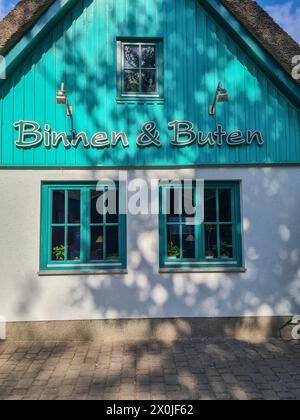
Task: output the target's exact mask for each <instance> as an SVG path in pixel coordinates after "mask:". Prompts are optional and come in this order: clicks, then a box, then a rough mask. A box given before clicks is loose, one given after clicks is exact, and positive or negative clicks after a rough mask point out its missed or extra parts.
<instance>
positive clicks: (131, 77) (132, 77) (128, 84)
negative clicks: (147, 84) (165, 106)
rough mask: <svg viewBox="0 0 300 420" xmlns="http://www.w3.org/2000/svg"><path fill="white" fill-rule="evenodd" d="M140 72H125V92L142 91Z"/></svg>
mask: <svg viewBox="0 0 300 420" xmlns="http://www.w3.org/2000/svg"><path fill="white" fill-rule="evenodd" d="M139 80H140V72H139V70H125V72H124V91H125V92H139V90H140V82H139Z"/></svg>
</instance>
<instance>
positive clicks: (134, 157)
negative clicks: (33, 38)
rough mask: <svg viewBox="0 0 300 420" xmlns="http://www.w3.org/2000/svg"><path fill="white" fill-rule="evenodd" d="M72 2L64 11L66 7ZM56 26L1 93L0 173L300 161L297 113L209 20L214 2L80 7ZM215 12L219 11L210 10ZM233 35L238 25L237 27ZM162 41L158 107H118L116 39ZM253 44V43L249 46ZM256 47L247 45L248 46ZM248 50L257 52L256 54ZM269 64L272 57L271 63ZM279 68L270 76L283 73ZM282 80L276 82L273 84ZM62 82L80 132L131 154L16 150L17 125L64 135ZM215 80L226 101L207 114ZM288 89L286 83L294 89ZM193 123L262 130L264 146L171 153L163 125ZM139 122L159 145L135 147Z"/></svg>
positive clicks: (120, 1) (108, 1) (117, 0)
mask: <svg viewBox="0 0 300 420" xmlns="http://www.w3.org/2000/svg"><path fill="white" fill-rule="evenodd" d="M66 3H68V5H69V7H70V4H71V2H70V1H69V2H66ZM72 3H74V4H73V5H72V7H71V8H70V9H68V13H66V14H65V15H64V16H59V20H56V22H55V26H54V27H53V28H52V29H49V28H48V32H45V30H44V31H42V33H43V35H40V34H39V42H38V43H37V44H36V46H35V47H34V48H32V49H31V50H30V51H28V54H27V55H26V57H24V59H23V61H22V63H19V64H18V65H17V66H16V67H15V69H14V70H13V71H12V72H11V73H10V74H9V77H8V79H7V80H6V81H5V82H4V83H3V84H2V85H1V87H0V98H1V110H2V111H1V117H0V124H1V133H0V135H1V137H0V139H1V147H0V166H1V167H99V166H107V167H108V166H109V167H126V166H130V167H131V166H174V165H216V164H217V165H239V164H241V165H242V164H243V165H247V164H255V165H256V164H257V165H263V164H299V163H300V144H299V138H300V111H299V108H298V107H296V106H295V104H294V103H293V102H292V101H291V98H290V97H289V96H286V95H285V93H286V92H285V91H284V89H283V88H282V86H283V81H281V82H280V83H279V84H278V85H277V84H276V83H275V82H274V80H271V79H272V77H270V73H268V71H267V69H266V67H265V66H263V65H261V62H260V61H261V60H256V59H255V57H256V56H257V55H259V54H260V49H259V47H257V48H255V49H257V51H253V53H252V54H250V53H249V51H248V49H246V48H244V47H243V44H242V43H241V41H240V39H238V38H237V37H235V36H234V34H233V29H232V28H231V29H230V28H229V27H228V25H227V26H226V27H225V26H224V25H222V24H221V22H222V21H221V19H218V18H217V17H216V15H214V16H212V14H213V13H212V11H211V9H208V8H207V3H214V1H213V0H209V1H207V0H205V1H196V0H155V1H153V0H134V1H133V0H77V1H73V2H72ZM214 10H216V9H214ZM231 23H232V27H234V25H233V23H234V21H233V22H231ZM120 37H139V38H142V37H148V38H162V39H163V56H164V97H165V101H164V102H163V103H153V102H151V103H150V102H149V103H148V102H143V101H141V100H139V101H137V102H132V101H128V103H126V101H125V102H124V101H122V102H118V101H117V75H116V74H117V57H116V56H117V39H118V38H120ZM251 42H253V41H251ZM252 46H253V45H252ZM253 48H254V46H253ZM259 56H260V58H261V57H262V56H261V55H259ZM270 60H271V58H270ZM278 71H279V70H278V68H277V67H276V71H275V70H274V74H275V75H279V73H278ZM278 77H279V76H278ZM62 81H64V82H65V84H66V89H67V90H68V94H69V100H70V103H71V105H72V106H73V110H74V124H75V128H76V130H77V132H80V131H86V132H87V134H88V135H89V136H91V135H92V134H93V133H94V132H96V131H106V132H108V133H110V132H111V131H117V132H118V131H126V133H127V134H128V138H129V141H130V147H129V148H127V149H124V148H123V147H122V146H121V145H120V144H119V145H118V146H117V147H116V148H115V149H112V148H108V149H105V150H97V149H93V148H90V149H85V148H83V146H82V145H79V146H78V148H77V149H75V148H69V149H65V148H64V147H63V146H62V145H60V146H59V147H58V148H57V149H53V148H51V149H45V148H44V147H43V146H40V147H37V148H35V149H31V150H20V149H17V148H16V146H15V145H14V140H16V135H17V133H16V131H15V130H14V129H13V127H12V124H13V122H14V121H17V120H19V119H30V120H37V121H38V122H39V123H40V124H41V125H42V126H43V125H44V124H46V123H48V124H50V126H51V127H52V129H53V130H55V131H58V132H60V131H67V132H70V129H71V125H70V120H69V119H68V118H66V116H65V109H64V107H63V106H57V105H56V104H55V94H56V91H57V89H58V88H59V86H60V83H61V82H62ZM218 81H221V82H222V84H223V85H224V86H225V87H226V88H227V90H228V92H229V95H230V101H229V102H228V103H227V104H219V105H218V106H217V114H216V116H215V117H211V116H209V115H208V106H209V105H211V103H212V100H213V96H214V92H215V89H216V86H217V83H218ZM291 82H292V81H291ZM174 119H179V120H190V121H193V122H194V124H195V128H196V129H198V130H201V131H204V132H208V131H214V130H215V129H216V127H217V125H218V124H222V125H223V126H224V128H226V130H227V131H231V130H238V129H239V130H242V131H243V132H245V131H246V130H247V129H250V130H261V132H262V134H263V136H264V139H265V144H264V145H263V146H260V147H259V146H257V145H256V144H253V145H252V146H241V147H229V146H228V145H224V146H223V147H222V148H220V147H213V148H210V147H208V146H206V147H199V146H198V145H197V144H194V145H192V146H190V147H185V148H175V147H173V146H171V145H170V140H171V138H172V132H171V131H170V130H169V129H168V122H169V121H172V120H174ZM145 121H155V122H156V123H157V126H158V128H159V130H160V133H161V141H162V147H161V148H160V149H157V148H155V147H151V148H144V149H140V148H138V147H137V146H136V144H135V142H136V138H137V136H138V134H139V133H140V130H141V126H142V124H143V123H144V122H145Z"/></svg>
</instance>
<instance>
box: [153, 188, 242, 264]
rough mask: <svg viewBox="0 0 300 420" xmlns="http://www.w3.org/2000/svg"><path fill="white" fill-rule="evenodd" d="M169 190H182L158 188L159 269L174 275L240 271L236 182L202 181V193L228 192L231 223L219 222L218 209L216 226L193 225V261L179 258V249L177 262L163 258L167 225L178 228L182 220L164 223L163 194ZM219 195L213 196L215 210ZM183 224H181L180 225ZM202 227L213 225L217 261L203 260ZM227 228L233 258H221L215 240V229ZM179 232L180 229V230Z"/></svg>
mask: <svg viewBox="0 0 300 420" xmlns="http://www.w3.org/2000/svg"><path fill="white" fill-rule="evenodd" d="M170 188H182V187H180V186H178V185H173V184H161V185H160V188H159V238H160V243H159V265H160V269H161V270H164V271H165V272H172V271H173V270H175V271H186V270H188V271H190V272H193V271H199V270H200V272H201V271H210V270H214V271H216V270H217V272H219V271H224V270H225V271H227V270H228V271H234V270H238V271H240V270H243V254H242V222H241V198H240V182H231V181H206V182H205V184H204V189H205V190H208V189H212V190H216V191H217V192H218V191H219V190H222V189H230V190H231V206H232V209H231V213H232V220H231V222H230V223H229V222H228V223H226V222H224V223H223V222H221V221H219V215H218V213H219V212H218V208H217V220H216V223H213V222H212V223H209V222H207V223H206V222H203V223H201V224H198V225H195V258H193V259H185V258H183V255H182V246H181V247H180V258H177V259H170V258H169V257H168V255H167V225H170V224H171V225H173V224H174V225H179V226H181V225H182V223H183V222H182V216H180V217H179V221H178V222H174V223H173V222H167V216H166V215H165V214H164V212H163V206H164V194H165V192H166V190H167V189H170ZM195 199H196V201H197V200H200V199H201V198H200V197H196V198H195ZM218 200H219V194H217V206H218ZM183 224H184V223H183ZM206 224H210V225H211V224H213V225H216V226H217V229H216V230H217V235H218V238H217V248H218V258H215V259H213V260H212V261H210V259H209V258H207V257H206V256H205V229H204V226H205V225H206ZM227 224H230V225H231V226H232V235H233V238H232V239H233V258H222V257H221V248H220V247H221V242H220V238H219V231H220V228H219V226H223V225H227ZM180 232H181V228H180ZM180 241H182V235H180Z"/></svg>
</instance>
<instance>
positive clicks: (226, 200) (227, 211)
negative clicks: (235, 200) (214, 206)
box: [219, 189, 232, 222]
mask: <svg viewBox="0 0 300 420" xmlns="http://www.w3.org/2000/svg"><path fill="white" fill-rule="evenodd" d="M219 208H220V222H231V218H232V216H231V190H229V189H226V190H220V191H219Z"/></svg>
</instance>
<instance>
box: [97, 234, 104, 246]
mask: <svg viewBox="0 0 300 420" xmlns="http://www.w3.org/2000/svg"><path fill="white" fill-rule="evenodd" d="M103 242H104V239H103V236H101V235H100V236H98V238H97V239H96V244H103Z"/></svg>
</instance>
